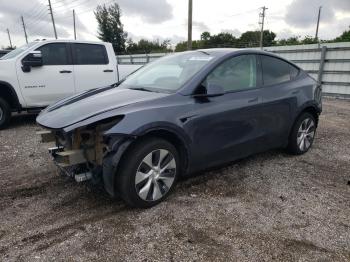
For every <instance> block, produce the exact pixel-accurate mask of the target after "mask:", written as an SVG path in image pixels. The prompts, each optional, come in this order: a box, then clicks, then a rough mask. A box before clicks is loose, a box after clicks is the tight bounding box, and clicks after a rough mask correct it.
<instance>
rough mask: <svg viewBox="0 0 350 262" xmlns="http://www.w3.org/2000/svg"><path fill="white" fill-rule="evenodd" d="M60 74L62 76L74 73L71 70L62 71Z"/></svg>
mask: <svg viewBox="0 0 350 262" xmlns="http://www.w3.org/2000/svg"><path fill="white" fill-rule="evenodd" d="M60 73H61V74H70V73H72V71H70V70H61V71H60Z"/></svg>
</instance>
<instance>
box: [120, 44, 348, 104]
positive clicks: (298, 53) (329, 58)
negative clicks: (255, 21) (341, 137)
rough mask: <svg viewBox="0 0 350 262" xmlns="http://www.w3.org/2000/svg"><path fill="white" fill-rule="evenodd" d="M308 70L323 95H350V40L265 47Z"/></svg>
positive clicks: (129, 61) (133, 59)
mask: <svg viewBox="0 0 350 262" xmlns="http://www.w3.org/2000/svg"><path fill="white" fill-rule="evenodd" d="M264 50H265V51H268V52H272V53H275V54H277V55H279V56H282V57H284V58H286V59H288V60H290V61H292V62H294V63H295V64H297V65H298V66H300V67H301V68H303V69H304V70H305V71H307V72H308V73H309V74H310V75H311V76H313V77H314V78H315V79H317V80H318V81H319V82H320V83H322V87H323V93H324V95H330V96H337V97H346V98H350V42H342V43H323V44H311V45H295V46H272V47H265V48H264ZM164 55H166V53H157V54H147V55H145V54H142V55H121V56H118V57H117V59H118V63H119V64H121V65H143V64H146V63H148V62H151V61H153V60H155V59H157V58H160V57H162V56H164Z"/></svg>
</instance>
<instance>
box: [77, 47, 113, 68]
mask: <svg viewBox="0 0 350 262" xmlns="http://www.w3.org/2000/svg"><path fill="white" fill-rule="evenodd" d="M72 46H73V54H74V64H76V65H106V64H108V56H107V52H106V48H105V46H104V45H98V44H73V45H72Z"/></svg>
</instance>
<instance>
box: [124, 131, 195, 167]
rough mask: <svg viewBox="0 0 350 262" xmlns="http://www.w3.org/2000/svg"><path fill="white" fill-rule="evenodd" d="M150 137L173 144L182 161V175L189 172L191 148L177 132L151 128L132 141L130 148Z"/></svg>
mask: <svg viewBox="0 0 350 262" xmlns="http://www.w3.org/2000/svg"><path fill="white" fill-rule="evenodd" d="M149 137H156V138H161V139H164V140H166V141H168V142H169V143H171V144H172V145H173V146H174V147H175V148H176V149H177V151H178V152H179V156H180V160H181V166H182V170H181V173H182V174H183V173H184V172H186V171H187V168H188V163H189V152H190V151H189V148H188V146H187V143H186V140H185V138H183V137H182V135H180V134H178V133H177V132H176V131H174V130H171V129H169V128H166V127H156V128H151V129H147V130H145V131H143V132H142V133H141V134H139V135H138V136H137V137H136V139H134V140H133V141H132V143H131V144H130V146H129V147H131V146H132V145H133V144H136V143H138V142H139V141H140V140H141V139H142V140H143V139H147V138H149ZM127 151H128V150H126V152H124V154H125V153H127Z"/></svg>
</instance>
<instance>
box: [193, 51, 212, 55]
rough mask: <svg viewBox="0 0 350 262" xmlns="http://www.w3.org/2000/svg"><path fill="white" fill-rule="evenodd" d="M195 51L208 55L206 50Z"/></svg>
mask: <svg viewBox="0 0 350 262" xmlns="http://www.w3.org/2000/svg"><path fill="white" fill-rule="evenodd" d="M196 51H197V52H201V53H202V54H205V55H210V54H209V53H208V52H205V51H203V50H196Z"/></svg>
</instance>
